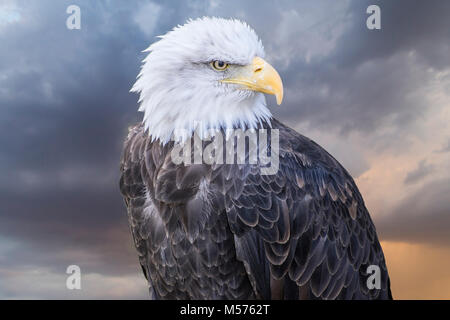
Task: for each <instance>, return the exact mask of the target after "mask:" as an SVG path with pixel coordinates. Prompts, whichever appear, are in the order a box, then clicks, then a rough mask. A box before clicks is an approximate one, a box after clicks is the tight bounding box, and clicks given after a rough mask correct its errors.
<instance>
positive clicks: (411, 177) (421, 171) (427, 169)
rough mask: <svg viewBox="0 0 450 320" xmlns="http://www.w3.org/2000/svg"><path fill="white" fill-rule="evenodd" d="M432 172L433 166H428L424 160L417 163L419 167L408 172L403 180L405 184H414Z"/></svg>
mask: <svg viewBox="0 0 450 320" xmlns="http://www.w3.org/2000/svg"><path fill="white" fill-rule="evenodd" d="M433 170H434V166H433V165H432V164H428V163H427V161H426V160H425V159H424V160H422V161H420V162H419V165H418V167H417V168H416V169H414V170H413V171H410V172H408V174H407V175H406V178H405V184H413V183H416V182H418V181H420V180H422V179H423V178H425V177H426V176H428V175H429V174H430V173H432V172H433Z"/></svg>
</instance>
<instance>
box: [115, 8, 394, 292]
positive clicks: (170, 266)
mask: <svg viewBox="0 0 450 320" xmlns="http://www.w3.org/2000/svg"><path fill="white" fill-rule="evenodd" d="M146 52H148V56H147V57H146V58H145V60H144V61H143V66H142V69H141V72H140V74H139V76H138V79H137V81H136V83H135V84H134V86H133V88H132V89H131V91H132V92H137V93H139V94H140V99H139V103H140V108H139V111H142V112H144V118H143V121H142V123H140V124H137V125H136V126H134V127H132V128H130V130H129V134H128V137H127V138H126V141H125V143H124V151H123V156H122V160H121V179H120V190H121V193H122V195H123V197H124V199H125V203H126V206H127V212H128V219H129V225H130V228H131V233H132V236H133V239H134V244H135V246H136V249H137V251H138V255H139V261H140V264H141V266H142V270H143V273H144V275H145V277H146V279H147V281H148V284H149V290H150V297H151V298H153V299H391V298H392V296H391V292H390V281H389V276H388V272H387V268H386V263H385V259H384V255H383V251H382V248H381V246H380V243H379V241H378V238H377V234H376V230H375V226H374V224H373V222H372V220H371V218H370V216H369V212H368V211H367V209H366V207H365V205H364V201H363V199H362V197H361V194H360V192H359V191H358V188H357V187H356V184H355V182H354V181H353V179H352V177H351V176H350V174H349V173H348V172H347V171H346V170H345V169H344V168H343V167H342V166H341V165H340V164H339V163H338V162H337V161H336V160H335V159H334V158H333V157H332V156H331V155H330V154H328V153H327V152H326V151H325V150H324V149H322V148H321V147H320V146H319V145H318V144H316V143H315V142H313V141H312V140H310V139H308V138H306V137H304V136H302V135H300V134H299V133H297V132H296V131H294V130H293V129H291V128H289V127H287V126H286V125H284V124H282V123H281V122H279V121H278V120H276V119H274V118H273V117H272V114H271V112H270V111H269V109H268V108H267V105H266V100H265V96H264V94H265V93H266V94H273V95H275V96H276V101H277V103H278V104H281V102H282V99H283V85H282V81H281V78H280V76H279V74H278V73H277V71H276V70H275V69H274V68H273V67H272V66H271V65H270V64H269V63H267V62H266V61H265V60H264V48H263V45H262V43H261V41H260V39H259V38H258V36H257V35H256V33H255V32H254V31H253V29H251V28H250V27H249V26H248V25H247V24H246V23H243V22H241V21H238V20H234V19H231V20H229V19H222V18H208V17H204V18H200V19H197V20H189V21H188V22H187V23H186V24H184V25H182V26H178V27H176V28H174V29H173V30H172V31H170V32H168V33H167V34H165V35H164V36H161V37H160V39H159V40H158V41H157V42H155V43H153V44H152V45H151V46H150V47H149V48H148V49H147V50H146ZM238 129H241V130H250V131H251V132H258V131H261V130H265V131H271V132H272V133H271V135H273V136H274V137H275V135H276V137H277V139H275V140H274V139H269V140H270V141H269V142H268V146H267V150H268V153H267V154H271V155H276V156H277V159H278V165H277V168H276V169H277V170H275V172H273V173H269V174H267V173H263V169H264V168H265V166H264V164H263V163H262V162H261V160H260V159H259V158H258V159H257V161H256V162H252V161H249V160H250V153H251V150H250V149H251V146H250V143H249V142H248V141H246V142H245V146H246V148H244V151H242V149H239V148H231V150H226V151H225V153H226V154H228V155H229V154H230V153H231V155H232V158H234V157H235V156H236V157H238V156H240V157H241V158H242V157H243V158H244V161H241V162H238V161H235V162H233V163H228V162H226V161H224V158H225V156H224V157H223V158H221V157H218V158H216V160H218V161H215V162H213V163H206V162H205V161H200V162H198V161H197V162H195V161H192V162H190V161H186V162H183V163H179V162H177V161H175V159H174V157H175V156H174V155H176V154H177V152H175V153H174V149H175V148H176V146H178V145H183V146H185V145H187V144H188V143H189V144H190V143H191V142H192V141H193V139H194V138H195V136H199V137H201V138H202V141H201V147H204V146H205V145H209V144H211V143H214V142H217V141H219V140H222V139H223V142H224V143H226V142H227V141H229V139H234V138H235V137H232V138H230V135H229V134H228V133H229V132H230V131H233V130H238ZM273 132H276V134H275V133H273ZM221 133H223V134H221ZM206 138H208V139H206ZM274 141H275V142H276V146H275V143H274ZM219 142H221V141H219ZM220 145H223V144H220ZM252 146H253V147H255V146H254V145H253V144H252ZM255 148H257V149H258V152H260V153H261V151H262V149H263V148H262V147H261V144H256V147H255ZM183 150H184V149H183ZM195 150H196V149H195V148H193V149H192V151H189V152H188V157H187V160H192V157H195V154H194V153H195ZM183 152H184V151H182V153H183ZM239 152H240V153H242V152H243V153H244V154H243V156H242V154H238V153H239ZM213 153H215V152H213ZM213 153H212V154H213ZM234 159H235V158H234ZM374 279H375V280H374ZM372 280H373V281H372ZM371 281H372V282H371Z"/></svg>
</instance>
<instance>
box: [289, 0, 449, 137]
mask: <svg viewBox="0 0 450 320" xmlns="http://www.w3.org/2000/svg"><path fill="white" fill-rule="evenodd" d="M370 4H377V5H379V6H380V8H381V27H382V29H381V30H369V29H367V28H366V18H367V17H368V15H367V14H366V8H367V7H368V6H369V5H370ZM324 10H326V7H325V8H324ZM448 12H450V3H449V2H445V1H431V2H423V1H353V2H351V4H350V5H349V6H348V10H347V11H346V12H345V13H344V14H342V15H341V16H340V17H339V16H338V17H337V18H338V22H339V23H341V24H344V25H346V31H345V32H344V33H343V34H342V35H341V36H340V37H339V39H338V41H337V42H336V46H335V47H334V48H333V49H332V50H330V53H329V54H328V55H326V56H324V57H322V58H317V59H314V58H312V59H311V61H310V62H309V63H308V62H307V61H305V60H304V59H303V58H302V57H298V58H297V59H296V60H295V61H293V63H292V64H291V65H290V66H289V68H286V69H285V72H284V78H285V79H286V80H285V82H286V83H291V85H288V89H287V93H286V101H287V104H288V107H287V108H285V109H284V110H283V111H282V113H281V115H282V116H284V117H286V118H287V117H288V115H289V117H290V119H291V120H290V121H292V122H294V121H307V122H309V123H310V124H311V126H312V127H318V126H319V127H322V128H324V129H326V130H333V131H338V132H344V133H345V132H348V131H354V130H356V131H359V132H362V133H365V134H368V135H370V134H371V133H372V132H373V131H376V130H377V128H379V127H382V126H384V125H387V124H388V125H393V126H394V128H395V130H396V131H397V132H396V133H397V134H398V133H400V134H403V133H404V132H403V131H404V128H405V127H408V126H409V125H410V124H411V123H414V122H415V121H420V120H421V118H422V117H423V114H424V112H425V110H429V108H427V107H428V104H427V100H426V98H425V93H426V91H425V88H426V87H427V85H428V84H429V82H430V81H431V79H432V78H431V76H432V74H430V73H428V72H427V69H428V68H433V69H435V70H445V69H448V67H449V65H450V41H449V39H450V20H449V19H448V16H447V15H448ZM330 19H331V18H330ZM335 28H338V25H335V24H329V27H328V29H329V30H333V29H335ZM293 36H294V34H293ZM298 41H299V42H301V41H302V39H301V37H300V36H299V37H298ZM292 84H293V85H292ZM290 89H291V90H290ZM392 138H393V137H392ZM392 140H393V141H395V140H394V139H392ZM383 142H384V143H386V141H383Z"/></svg>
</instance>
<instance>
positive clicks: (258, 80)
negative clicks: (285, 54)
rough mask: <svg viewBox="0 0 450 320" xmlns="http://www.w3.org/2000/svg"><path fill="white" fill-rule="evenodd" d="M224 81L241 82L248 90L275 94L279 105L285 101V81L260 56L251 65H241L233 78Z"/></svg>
mask: <svg viewBox="0 0 450 320" xmlns="http://www.w3.org/2000/svg"><path fill="white" fill-rule="evenodd" d="M222 82H225V83H234V84H239V85H242V86H244V87H245V89H247V90H253V91H259V92H263V93H268V94H274V95H275V97H276V98H277V104H278V105H280V104H281V102H282V101H283V82H282V81H281V78H280V75H279V74H278V72H277V71H276V70H275V68H274V67H272V66H271V65H270V64H268V63H267V62H266V61H265V60H264V59H262V58H260V57H255V58H254V59H253V62H252V63H251V64H250V65H248V66H244V67H240V68H239V71H238V72H236V73H235V74H234V75H233V76H232V77H231V78H228V79H224V80H222Z"/></svg>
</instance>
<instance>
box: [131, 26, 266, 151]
mask: <svg viewBox="0 0 450 320" xmlns="http://www.w3.org/2000/svg"><path fill="white" fill-rule="evenodd" d="M160 38H161V39H160V40H159V41H157V42H155V43H153V44H152V45H151V46H150V47H149V48H148V49H147V50H145V52H149V54H148V56H147V57H146V58H145V59H144V61H143V66H142V69H141V72H140V74H139V76H138V79H137V81H136V83H135V84H134V86H133V88H132V89H131V91H132V92H138V93H140V99H139V103H140V108H139V111H143V112H144V119H143V122H144V125H145V128H146V129H147V130H148V131H149V134H150V135H151V136H152V138H153V139H154V140H156V139H159V140H160V142H161V143H167V142H168V141H169V140H171V139H175V140H179V139H185V138H187V136H186V134H187V135H188V136H190V135H191V134H192V133H193V132H194V130H196V129H200V132H207V131H208V130H211V129H212V130H218V129H221V128H223V129H231V128H237V127H239V128H256V127H257V126H258V124H259V123H260V122H262V121H270V118H271V113H270V111H269V110H268V109H267V108H266V100H265V97H264V94H262V93H260V92H255V91H250V90H241V89H240V88H239V87H238V86H236V85H234V84H227V83H222V82H220V80H222V79H223V78H224V76H225V74H226V72H218V71H217V70H214V69H213V68H212V67H211V65H210V63H211V62H212V61H215V60H220V61H224V62H226V63H228V64H230V65H237V66H245V65H248V64H250V63H251V62H252V60H253V59H254V58H255V57H256V56H259V57H261V58H263V57H264V48H263V46H262V43H261V41H260V40H259V38H258V36H257V35H256V33H255V32H254V31H253V29H251V28H250V27H249V26H248V25H247V24H245V23H243V22H241V21H238V20H227V19H221V18H206V17H205V18H201V19H197V20H189V21H188V22H187V23H186V24H185V25H183V26H178V27H176V28H174V29H173V30H172V31H170V32H168V33H167V34H166V35H164V36H160Z"/></svg>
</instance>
